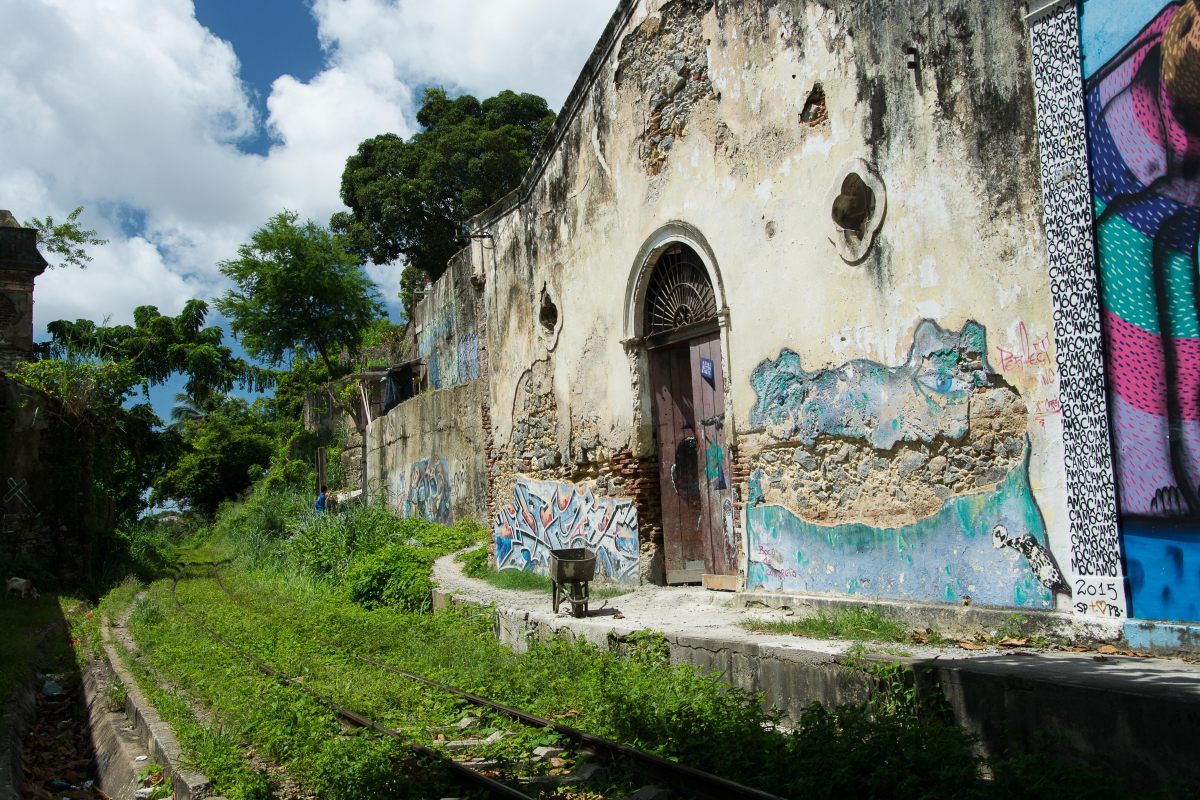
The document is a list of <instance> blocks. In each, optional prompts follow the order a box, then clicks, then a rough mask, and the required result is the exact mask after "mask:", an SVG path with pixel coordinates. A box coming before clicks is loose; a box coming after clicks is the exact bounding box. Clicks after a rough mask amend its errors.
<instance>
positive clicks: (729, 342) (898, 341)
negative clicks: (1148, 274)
mask: <svg viewBox="0 0 1200 800" xmlns="http://www.w3.org/2000/svg"><path fill="white" fill-rule="evenodd" d="M625 8H629V9H630V16H629V19H628V22H627V23H626V24H625V25H624V27H623V28H622V29H621V33H620V34H619V35H618V37H617V39H616V41H615V42H614V45H613V46H612V47H611V48H609V49H608V50H607V51H604V50H603V48H602V49H601V50H598V51H597V56H598V58H597V60H596V62H594V63H593V64H590V65H589V67H588V68H587V69H588V70H592V71H594V73H595V75H596V78H595V80H594V81H593V82H592V83H591V84H590V86H589V87H588V88H587V89H586V91H585V92H583V94H582V95H581V97H580V99H579V102H578V104H577V111H576V113H574V114H573V115H572V116H571V117H570V119H569V121H565V122H564V123H563V125H564V127H563V128H562V131H561V136H560V137H559V139H558V141H557V146H556V147H555V149H554V150H553V152H552V153H550V154H549V155H548V157H547V158H546V159H545V162H544V165H543V166H542V168H541V169H540V171H538V170H535V172H533V173H531V174H532V176H533V178H532V179H531V180H530V181H528V182H527V184H526V185H525V186H524V187H522V190H520V191H519V192H518V193H516V194H515V195H514V197H513V198H512V199H510V200H509V201H508V202H502V203H501V204H499V205H498V206H497V207H496V208H494V209H492V210H490V211H489V212H485V213H484V214H483V215H481V216H480V217H479V218H477V220H476V224H477V226H478V227H479V228H480V229H482V230H486V231H487V232H488V233H490V234H491V237H492V238H490V239H485V240H481V241H479V242H477V243H476V244H475V245H473V249H472V260H473V264H474V270H475V272H476V273H477V274H478V275H479V276H481V278H482V279H483V280H484V282H485V290H484V304H485V307H486V310H487V316H488V319H489V350H490V352H491V354H492V355H491V359H492V369H491V378H490V382H489V386H488V391H489V393H490V403H491V407H492V409H493V419H492V422H493V443H494V445H495V449H496V452H497V454H499V455H498V458H497V459H496V463H495V464H494V465H493V467H492V475H493V479H494V480H495V481H496V483H497V486H496V489H495V492H496V496H497V497H498V498H503V497H505V496H506V493H505V485H506V484H507V485H509V486H511V485H512V484H513V482H515V480H516V479H517V476H518V475H531V476H533V477H536V478H539V479H554V480H562V481H568V482H575V483H586V484H588V485H592V484H593V483H595V482H596V480H597V478H602V474H603V472H602V471H603V470H604V469H605V467H606V466H607V465H608V463H609V461H610V459H611V457H612V456H614V455H616V454H620V453H629V454H631V455H632V457H633V458H634V459H653V457H654V456H655V453H654V443H653V439H652V434H651V425H650V416H649V398H648V396H647V393H646V392H645V391H643V389H642V386H643V385H644V383H645V380H646V373H645V367H644V362H643V361H641V360H640V356H639V352H638V348H637V346H636V344H628V343H627V344H623V340H626V338H627V337H629V336H630V334H631V331H629V330H627V328H626V325H625V319H626V305H625V303H626V298H625V291H624V289H625V287H626V286H627V285H628V283H629V282H630V280H631V279H632V278H631V276H633V275H635V274H636V272H637V271H638V270H639V269H640V268H641V266H642V265H640V264H638V263H636V256H637V254H638V253H639V250H641V249H642V247H643V244H644V243H645V242H647V241H648V240H649V239H650V238H651V237H653V236H654V234H655V232H656V231H659V230H660V229H662V228H663V227H664V226H666V225H668V224H669V223H671V222H672V221H682V222H685V223H687V224H688V225H690V226H692V227H693V228H694V229H696V230H698V231H699V232H700V233H701V234H702V235H703V237H704V239H705V240H706V241H707V243H708V245H709V246H711V249H712V253H713V255H714V256H715V260H716V266H717V269H718V270H719V275H720V281H721V282H720V285H719V286H718V306H719V307H720V308H722V309H725V310H727V317H726V319H725V323H724V324H723V340H724V348H725V355H726V358H725V364H724V365H723V367H724V369H725V371H726V376H725V377H726V381H725V385H726V386H727V387H729V388H728V398H727V400H728V401H729V405H730V407H731V408H732V411H733V414H732V415H731V419H730V420H729V421H728V428H729V432H730V434H731V442H732V443H733V444H734V445H735V446H736V447H737V448H738V450H739V452H740V458H741V459H742V460H743V461H744V462H746V463H744V464H743V466H742V469H741V473H740V474H741V477H743V480H744V479H745V477H747V476H748V473H749V472H750V471H752V470H753V469H755V468H757V467H759V466H760V462H761V461H762V460H763V459H762V458H761V456H762V455H763V454H764V453H767V452H769V451H770V450H771V449H772V448H775V447H778V446H781V444H783V443H781V442H778V441H774V440H771V439H770V438H769V437H767V436H766V435H765V433H763V432H762V431H761V430H758V429H757V428H758V426H755V425H754V424H753V423H752V422H751V412H752V409H753V408H754V406H755V404H756V403H757V402H758V400H759V397H758V395H757V393H756V391H755V390H754V388H753V385H752V380H751V378H752V373H753V371H754V370H755V368H756V367H757V366H758V365H759V364H760V363H761V362H762V361H763V360H764V359H777V358H778V357H779V356H780V354H781V352H782V351H783V350H784V349H790V350H791V351H793V352H794V353H795V354H796V356H797V358H798V359H799V361H800V362H801V363H802V364H803V365H804V366H805V368H806V369H809V370H817V369H820V368H834V367H837V366H838V365H845V364H848V363H850V362H852V361H854V360H856V359H865V360H869V361H871V362H874V363H876V364H878V365H881V366H886V367H894V366H898V365H902V364H904V363H905V361H906V359H907V358H908V355H909V351H910V348H911V346H912V342H913V341H914V336H915V334H916V332H917V330H918V327H919V326H920V325H921V324H922V323H923V321H926V320H928V321H932V322H935V323H936V324H938V325H940V326H941V328H943V329H945V330H948V331H959V330H961V329H963V328H964V327H965V326H966V325H967V324H968V322H969V321H972V320H973V321H974V323H976V324H977V325H978V326H979V327H980V328H981V329H983V330H984V331H986V348H987V351H986V353H984V354H983V355H984V356H986V358H987V359H989V360H990V362H991V367H992V370H993V371H994V376H995V377H994V381H995V382H996V383H998V384H1002V385H1003V387H1005V391H1006V392H1008V393H1011V396H1012V397H1015V398H1018V399H1019V401H1020V402H1019V403H1018V404H1017V405H1016V407H1015V408H1016V411H1015V412H1014V413H1017V414H1018V416H1020V417H1021V419H1020V420H1019V423H1018V422H1013V423H1012V424H1011V425H1010V424H1009V423H1008V422H1006V423H1005V430H1007V429H1008V428H1009V427H1012V428H1014V430H1015V428H1017V427H1019V428H1022V429H1023V430H1025V431H1026V432H1027V435H1028V441H1029V444H1028V447H1027V453H1026V456H1025V457H1027V460H1028V476H1029V478H1028V480H1029V484H1030V485H1031V487H1032V488H1031V491H1032V496H1033V498H1034V499H1035V503H1036V511H1037V512H1038V513H1039V514H1040V517H1041V518H1043V519H1044V521H1045V526H1046V530H1047V531H1048V532H1049V545H1050V549H1051V550H1052V551H1053V552H1054V554H1055V555H1056V556H1057V561H1058V563H1060V564H1063V563H1067V562H1068V561H1069V558H1068V550H1069V543H1068V542H1067V541H1065V534H1064V532H1065V531H1066V520H1065V518H1064V515H1065V506H1064V501H1063V488H1062V483H1063V467H1062V452H1061V442H1060V440H1061V432H1060V428H1059V427H1058V426H1059V424H1060V423H1059V417H1058V414H1057V375H1056V373H1055V371H1054V368H1053V341H1052V338H1051V337H1050V335H1049V333H1048V332H1049V331H1051V330H1052V325H1051V311H1050V305H1049V299H1048V278H1047V275H1046V268H1045V260H1046V259H1045V240H1044V236H1043V232H1042V228H1041V224H1040V204H1039V200H1038V181H1037V172H1036V167H1037V162H1036V153H1035V150H1034V147H1035V143H1034V141H1033V138H1032V136H1033V103H1032V87H1031V82H1030V77H1029V76H1030V70H1029V64H1028V44H1027V40H1026V37H1027V32H1026V30H1025V27H1024V23H1023V21H1022V19H1021V15H1020V9H1019V7H1018V5H1017V4H994V3H988V2H985V1H984V0H914V1H913V2H886V3H885V2H881V1H879V2H850V0H842V1H840V2H827V3H815V2H770V3H768V2H762V3H732V2H717V3H715V4H713V3H706V2H690V1H689V0H674V1H673V2H665V3H664V2H657V1H656V0H642V2H637V3H633V4H625V5H623V6H622V9H625ZM621 13H622V10H621V9H619V10H618V16H619V15H620V14H621ZM602 44H603V43H602ZM818 87H819V89H820V91H819V92H818V91H815V90H816V89H817V88H818ZM822 104H823V107H822ZM849 172H858V173H859V174H860V175H861V177H862V178H864V179H865V180H866V182H867V184H868V185H869V186H871V187H872V188H874V189H875V190H876V203H875V210H874V217H875V218H874V219H872V220H869V222H870V224H872V225H874V226H876V227H877V230H876V231H875V232H874V238H873V241H871V243H870V246H869V247H867V248H865V250H866V252H865V253H861V252H856V250H855V246H854V245H855V244H856V243H855V242H853V241H848V240H847V237H846V236H845V235H844V234H843V233H842V231H841V230H839V228H838V227H837V226H835V224H834V222H833V219H832V216H831V207H832V205H833V204H834V203H835V202H837V198H838V195H839V192H840V190H841V189H842V188H843V186H844V184H843V180H844V178H845V177H846V175H847V174H848V173H849ZM857 244H858V245H859V246H860V249H861V244H862V243H861V242H859V243H857ZM848 262H849V263H848ZM543 292H546V293H549V295H550V296H551V298H552V301H553V303H554V304H555V306H556V308H557V320H556V323H555V325H554V326H553V328H552V329H547V328H546V327H545V326H542V325H540V324H539V318H540V315H539V309H540V307H541V304H542V302H543V301H542V295H543ZM1006 396H1007V395H1006ZM530 398H543V399H539V400H537V402H534V403H533V404H532V405H531V404H530ZM1006 407H1008V406H1007V405H1006ZM976 433H977V434H978V432H976ZM833 438H836V437H833ZM843 443H844V442H836V443H834V442H832V439H830V440H829V441H826V442H822V443H820V445H821V446H822V447H825V448H826V449H828V446H830V445H832V444H836V447H835V448H834V451H833V452H834V453H835V454H836V453H837V452H840V448H841V445H842V444H843ZM787 444H788V445H789V446H791V445H792V444H793V443H790V442H789V443H787ZM991 446H992V447H994V446H995V442H994V441H993V442H992V443H991ZM934 449H935V451H936V449H937V446H936V443H935V447H934ZM876 450H877V453H876V454H875V455H872V456H871V458H882V459H885V460H887V461H888V462H889V467H888V469H889V471H892V472H896V471H898V470H899V469H900V467H899V465H898V464H896V465H891V463H890V462H891V460H892V459H893V458H894V457H898V456H899V451H898V450H897V449H895V448H882V449H880V448H876ZM1005 452H1006V453H1007V452H1008V451H1005ZM936 457H937V453H936V452H934V453H931V454H929V458H930V459H933V458H936ZM788 458H791V455H788ZM996 458H1000V456H996ZM1003 458H1006V459H1014V458H1017V456H1016V455H1015V454H1009V455H1004V456H1003ZM797 463H799V462H797ZM934 463H935V464H938V462H936V461H935V462H934ZM995 468H996V465H995V464H993V463H991V461H985V462H984V463H983V465H982V466H981V467H980V470H981V471H983V472H986V471H988V470H992V469H995ZM914 472H915V471H914ZM910 474H911V472H910ZM904 477H908V476H904ZM954 477H955V476H953V475H951V476H949V478H948V477H947V476H946V475H945V474H943V475H941V476H939V478H938V481H939V482H942V483H944V481H946V480H948V479H950V478H954ZM967 479H968V480H967V481H966V482H968V483H971V484H972V485H973V481H974V476H967ZM963 482H964V481H960V480H950V483H951V486H950V491H961V490H965V489H967V488H970V487H969V486H960V487H958V489H955V488H954V484H957V483H963ZM597 485H598V486H599V488H600V489H601V490H611V488H612V487H611V485H606V484H605V482H604V481H603V479H601V480H600V482H599V483H598V484H597ZM738 488H739V491H741V492H742V493H743V498H742V499H743V501H744V500H745V499H746V498H745V496H744V494H745V492H746V486H745V485H742V486H739V487H738ZM930 491H932V490H930ZM618 493H619V492H618ZM783 502H788V501H783ZM792 505H793V506H798V505H799V504H798V503H794V502H793V503H792ZM792 510H793V511H802V510H803V509H800V508H798V507H795V508H793V509H792ZM829 511H830V509H826V512H829ZM826 512H822V513H826ZM839 513H841V512H840V511H839ZM855 519H856V521H859V522H870V523H871V524H873V525H876V526H880V525H884V524H886V523H887V522H888V520H887V519H886V518H885V519H879V514H878V513H876V514H875V515H874V516H870V515H868V514H867V513H866V512H864V513H863V514H861V515H859V516H858V517H856V518H855ZM895 524H900V521H899V520H896V521H895ZM642 527H643V535H645V529H646V526H645V525H643V526H642ZM747 555H748V554H746V553H743V559H745V557H746V556H747ZM743 563H745V560H743Z"/></svg>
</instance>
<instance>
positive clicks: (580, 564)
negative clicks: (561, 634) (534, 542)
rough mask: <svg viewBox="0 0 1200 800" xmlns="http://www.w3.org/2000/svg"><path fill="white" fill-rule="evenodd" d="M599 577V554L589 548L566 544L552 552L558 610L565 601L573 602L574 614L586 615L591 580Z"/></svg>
mask: <svg viewBox="0 0 1200 800" xmlns="http://www.w3.org/2000/svg"><path fill="white" fill-rule="evenodd" d="M594 577H596V554H595V553H593V552H592V551H591V550H588V549H587V548H586V547H564V548H561V549H559V550H551V551H550V582H551V585H552V586H553V591H554V597H553V603H554V613H555V614H557V613H558V607H559V606H560V605H561V604H562V603H570V604H571V616H573V617H583V616H586V615H587V610H588V581H590V580H591V579H592V578H594Z"/></svg>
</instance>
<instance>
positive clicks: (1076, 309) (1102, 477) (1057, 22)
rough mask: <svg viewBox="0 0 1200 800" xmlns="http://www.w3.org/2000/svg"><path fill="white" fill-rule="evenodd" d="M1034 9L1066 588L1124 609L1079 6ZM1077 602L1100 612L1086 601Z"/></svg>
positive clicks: (1084, 608) (1036, 95)
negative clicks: (1069, 579) (1066, 535)
mask: <svg viewBox="0 0 1200 800" xmlns="http://www.w3.org/2000/svg"><path fill="white" fill-rule="evenodd" d="M1092 1H1093V2H1095V0H1092ZM1039 14H1040V15H1039V16H1038V17H1037V18H1036V19H1033V20H1031V23H1030V37H1031V46H1032V51H1033V70H1034V102H1035V104H1036V108H1037V122H1038V151H1039V162H1040V165H1041V183H1042V203H1043V207H1044V209H1045V214H1044V219H1045V226H1046V240H1047V245H1048V253H1047V255H1048V258H1049V272H1050V297H1051V300H1052V303H1053V306H1054V356H1055V361H1056V367H1057V373H1058V379H1059V396H1058V401H1059V403H1058V408H1057V409H1055V410H1056V411H1057V412H1058V413H1060V414H1061V416H1062V440H1063V463H1064V466H1065V468H1066V474H1067V518H1068V524H1069V526H1070V541H1071V571H1072V572H1073V573H1074V574H1075V575H1076V576H1077V577H1076V578H1075V584H1077V585H1075V586H1073V587H1072V589H1073V590H1075V595H1076V599H1077V600H1078V597H1079V594H1080V589H1079V586H1078V584H1080V583H1082V588H1083V590H1084V591H1097V592H1103V593H1104V595H1105V596H1106V597H1111V600H1112V602H1113V606H1114V607H1117V608H1119V609H1120V611H1121V613H1124V609H1125V606H1126V599H1125V591H1124V585H1125V582H1124V579H1123V572H1122V565H1121V554H1120V544H1119V534H1118V527H1117V499H1116V490H1115V487H1114V478H1113V458H1112V447H1111V440H1112V437H1111V434H1110V430H1109V418H1108V402H1107V399H1106V397H1105V376H1104V371H1103V370H1101V369H1096V368H1095V366H1094V365H1098V364H1101V363H1102V361H1103V351H1102V342H1101V334H1100V290H1099V281H1098V276H1097V272H1096V252H1095V246H1094V239H1093V236H1092V225H1091V221H1092V202H1091V185H1090V180H1089V177H1088V162H1087V159H1088V150H1087V124H1086V120H1085V115H1084V103H1083V85H1082V78H1081V75H1080V71H1079V64H1080V60H1081V58H1082V55H1081V49H1080V28H1079V13H1078V7H1077V5H1076V4H1075V3H1060V4H1058V5H1055V6H1051V7H1049V8H1047V9H1044V10H1043V11H1042V12H1039ZM1113 587H1117V588H1116V589H1114V588H1113ZM1075 608H1076V610H1077V611H1078V612H1079V613H1099V612H1094V611H1093V610H1092V609H1091V608H1090V607H1089V605H1088V604H1087V603H1084V604H1082V607H1081V606H1080V604H1079V603H1078V602H1077V603H1076V606H1075Z"/></svg>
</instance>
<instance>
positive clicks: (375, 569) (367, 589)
mask: <svg viewBox="0 0 1200 800" xmlns="http://www.w3.org/2000/svg"><path fill="white" fill-rule="evenodd" d="M436 557H437V556H436V554H435V553H434V552H433V551H432V550H430V549H428V548H424V547H412V546H410V545H407V544H390V545H387V546H386V547H384V548H383V549H382V550H379V551H378V552H375V553H372V554H371V555H369V556H367V557H366V558H363V559H361V560H360V561H358V562H357V563H356V564H355V565H354V566H353V567H352V568H351V569H350V572H349V573H348V574H347V575H346V589H347V590H348V591H349V594H350V598H351V599H352V600H354V602H356V603H358V604H359V605H361V606H363V607H364V608H378V607H380V606H391V607H394V608H399V609H401V610H403V611H417V612H426V611H429V610H430V609H431V608H432V604H433V582H432V581H431V580H430V579H429V568H430V567H431V566H432V565H433V561H434V559H435V558H436Z"/></svg>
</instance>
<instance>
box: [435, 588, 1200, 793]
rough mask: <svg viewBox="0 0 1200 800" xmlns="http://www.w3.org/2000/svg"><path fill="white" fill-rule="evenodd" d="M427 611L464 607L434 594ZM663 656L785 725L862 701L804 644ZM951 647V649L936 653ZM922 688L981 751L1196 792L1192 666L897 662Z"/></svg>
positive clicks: (536, 632) (599, 622) (864, 687)
mask: <svg viewBox="0 0 1200 800" xmlns="http://www.w3.org/2000/svg"><path fill="white" fill-rule="evenodd" d="M434 600H435V603H434V605H435V608H441V607H444V606H446V605H448V604H449V603H452V602H471V601H470V600H469V599H461V598H457V597H454V596H452V595H451V594H449V593H444V592H435V596H434ZM495 614H496V636H497V638H498V639H499V640H500V641H501V642H502V643H504V644H505V645H507V646H509V647H511V648H513V649H514V650H517V651H519V652H520V651H524V650H526V649H527V648H528V644H529V642H530V641H531V640H535V639H536V640H545V639H549V638H551V637H553V636H561V637H564V638H567V639H572V640H573V639H576V638H580V637H586V638H587V640H588V641H589V642H592V643H593V644H596V645H598V646H600V647H606V648H608V649H614V648H616V647H617V646H619V645H620V643H621V642H622V641H623V639H624V637H625V636H627V635H628V634H629V633H632V632H633V630H634V628H633V627H632V626H627V625H622V624H621V623H620V622H618V621H616V620H615V619H614V618H613V617H591V618H585V619H573V618H567V617H560V616H555V615H552V614H549V613H542V612H536V611H525V610H522V609H514V608H500V607H497V608H496V609H495ZM664 635H665V637H666V640H667V643H668V644H669V646H670V653H671V661H672V662H673V663H680V664H694V665H696V666H697V667H699V668H700V669H701V670H703V671H705V672H708V673H712V674H718V675H720V676H721V677H722V678H723V679H725V680H726V681H728V682H729V683H731V684H733V685H735V686H738V687H740V688H743V689H746V690H748V691H751V692H756V693H761V695H762V698H763V703H764V704H765V705H767V706H774V707H776V708H778V709H779V710H780V711H782V712H783V714H784V716H785V721H786V720H788V719H790V720H792V721H794V720H796V719H797V718H798V717H799V716H800V715H801V714H802V713H803V712H804V710H805V709H806V708H807V707H808V706H810V705H811V704H812V703H814V702H821V703H823V704H826V705H838V704H842V703H862V702H864V701H865V700H866V699H867V698H868V696H869V692H870V679H869V678H868V676H867V675H866V674H865V672H864V671H863V670H861V669H853V668H849V667H847V666H844V665H842V664H840V663H839V662H838V658H839V656H838V655H837V654H836V653H831V652H822V651H820V650H819V649H816V648H815V647H813V645H814V644H815V643H813V642H807V641H806V640H803V639H797V640H796V644H795V645H791V644H787V645H781V644H777V643H772V644H761V643H755V642H747V641H729V640H725V639H720V638H716V637H712V638H710V637H704V636H688V635H676V634H671V633H667V634H664ZM948 652H953V651H948ZM867 661H868V662H870V661H878V662H884V663H886V662H899V663H901V664H902V665H903V666H904V667H905V668H906V669H907V670H908V672H909V673H910V674H911V675H912V679H913V680H914V681H918V682H920V684H921V685H922V687H923V688H926V689H935V690H938V691H941V692H942V693H943V694H944V695H945V697H946V698H947V700H948V701H949V703H950V706H951V708H952V709H953V712H954V714H955V717H956V718H957V719H958V721H959V722H960V724H962V725H963V726H964V727H965V728H966V729H967V730H969V731H971V732H972V733H973V734H974V735H975V736H977V737H978V739H979V746H980V749H981V751H982V752H983V753H984V754H985V755H988V756H1011V755H1017V754H1021V753H1031V752H1038V753H1051V754H1054V755H1060V756H1066V757H1071V758H1078V759H1080V760H1082V761H1085V762H1087V763H1089V764H1091V765H1093V766H1095V767H1096V768H1098V769H1101V770H1103V771H1105V772H1106V773H1109V774H1112V775H1115V776H1117V777H1120V778H1122V779H1123V780H1125V781H1127V782H1128V783H1129V785H1130V786H1131V787H1133V788H1135V789H1137V790H1139V791H1149V790H1153V789H1155V788H1158V787H1159V786H1162V785H1163V784H1166V783H1168V782H1171V781H1175V782H1179V783H1182V784H1185V785H1189V786H1190V785H1195V786H1198V787H1200V762H1197V760H1196V759H1195V752H1194V750H1195V743H1196V742H1198V741H1200V669H1196V668H1186V667H1188V665H1186V664H1183V663H1182V662H1178V661H1166V660H1159V659H1149V658H1144V659H1136V658H1129V657H1121V656H1109V655H1101V654H1095V653H1060V652H1048V651H1042V652H1036V653H1035V652H1029V653H1020V654H1018V653H1012V654H1008V653H1005V654H1000V655H996V656H986V657H975V658H941V657H937V658H923V659H916V658H903V657H889V656H874V657H870V658H868V659H867Z"/></svg>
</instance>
